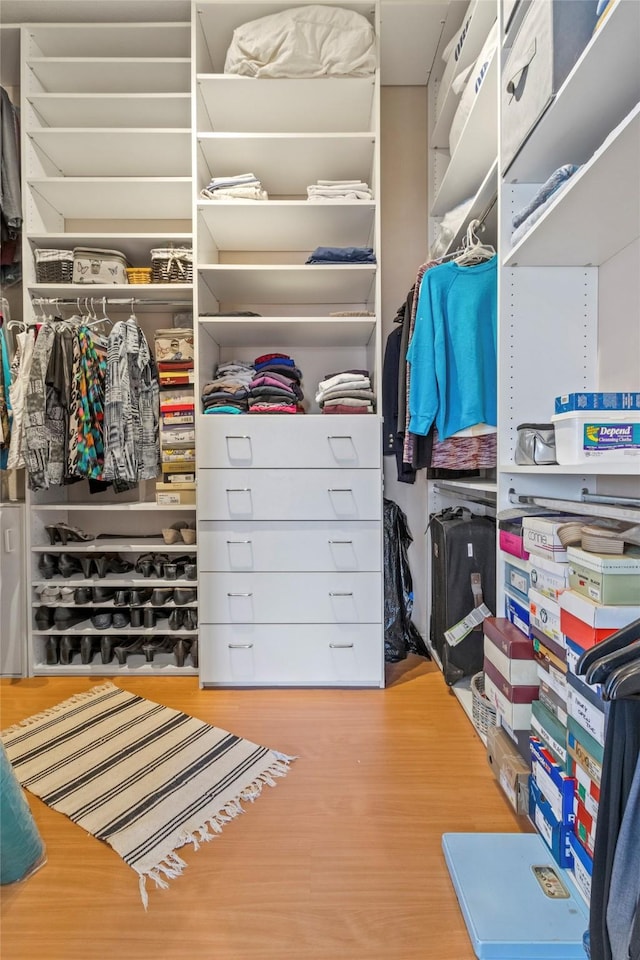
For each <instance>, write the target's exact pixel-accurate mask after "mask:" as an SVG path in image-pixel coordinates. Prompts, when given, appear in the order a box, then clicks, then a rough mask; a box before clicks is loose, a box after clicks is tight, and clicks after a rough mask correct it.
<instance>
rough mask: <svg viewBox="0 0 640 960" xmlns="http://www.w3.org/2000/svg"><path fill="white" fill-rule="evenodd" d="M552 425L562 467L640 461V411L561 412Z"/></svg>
mask: <svg viewBox="0 0 640 960" xmlns="http://www.w3.org/2000/svg"><path fill="white" fill-rule="evenodd" d="M551 422H552V423H553V427H554V433H555V439H556V458H557V460H558V463H559V464H561V465H562V466H573V465H579V464H582V463H594V462H603V463H621V462H622V463H624V462H625V461H628V460H629V459H630V458H631V459H633V460H638V461H639V462H640V410H635V411H631V410H630V411H624V410H617V411H608V412H604V411H597V410H596V411H592V412H586V413H577V412H572V413H558V414H556V415H555V416H553V417H551Z"/></svg>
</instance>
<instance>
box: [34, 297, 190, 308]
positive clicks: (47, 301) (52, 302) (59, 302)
mask: <svg viewBox="0 0 640 960" xmlns="http://www.w3.org/2000/svg"><path fill="white" fill-rule="evenodd" d="M31 302H32V303H34V304H36V305H37V306H45V305H46V306H62V307H64V306H82V305H83V304H85V303H87V302H89V303H90V304H91V305H92V306H94V305H97V306H100V305H102V304H105V306H113V305H119V306H124V307H126V306H127V305H131V306H133V305H134V304H140V305H146V306H159V307H166V306H175V307H184V306H191V305H192V301H191V300H154V299H153V298H151V297H65V298H59V297H33V299H32V301H31Z"/></svg>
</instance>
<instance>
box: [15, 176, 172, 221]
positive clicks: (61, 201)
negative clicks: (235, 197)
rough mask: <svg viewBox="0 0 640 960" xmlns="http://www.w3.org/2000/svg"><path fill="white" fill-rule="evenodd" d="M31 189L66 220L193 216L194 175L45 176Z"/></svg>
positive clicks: (35, 180) (34, 181)
mask: <svg viewBox="0 0 640 960" xmlns="http://www.w3.org/2000/svg"><path fill="white" fill-rule="evenodd" d="M29 188H30V190H31V192H32V193H33V194H37V195H38V196H39V197H42V199H43V200H45V201H46V202H47V203H48V204H50V205H51V206H52V207H53V208H54V209H55V210H56V211H57V212H58V213H59V214H61V215H62V216H63V217H65V218H66V219H78V220H153V219H157V218H158V216H159V215H161V216H162V219H163V220H168V219H172V220H189V219H190V218H191V178H190V177H43V178H36V179H32V180H30V181H29ZM27 229H28V224H27ZM29 232H30V231H29Z"/></svg>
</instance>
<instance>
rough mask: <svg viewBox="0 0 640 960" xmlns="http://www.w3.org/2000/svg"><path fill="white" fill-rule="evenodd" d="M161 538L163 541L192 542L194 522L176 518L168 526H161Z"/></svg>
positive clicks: (194, 534)
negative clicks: (175, 520) (174, 521)
mask: <svg viewBox="0 0 640 960" xmlns="http://www.w3.org/2000/svg"><path fill="white" fill-rule="evenodd" d="M162 539H163V540H164V542H165V543H179V542H180V540H182V541H183V543H188V544H194V543H195V542H196V527H195V523H188V522H187V521H186V520H178V521H177V522H176V523H172V524H171V526H170V527H163V528H162Z"/></svg>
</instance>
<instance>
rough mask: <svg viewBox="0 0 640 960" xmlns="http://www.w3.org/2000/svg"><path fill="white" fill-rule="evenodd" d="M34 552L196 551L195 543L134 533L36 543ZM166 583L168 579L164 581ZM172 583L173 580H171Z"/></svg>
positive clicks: (33, 548) (33, 547)
mask: <svg viewBox="0 0 640 960" xmlns="http://www.w3.org/2000/svg"><path fill="white" fill-rule="evenodd" d="M31 549H32V550H33V551H34V552H35V553H114V552H115V553H139V552H142V553H151V552H156V553H197V550H198V545H197V544H186V543H182V542H181V543H165V542H164V540H163V539H162V537H144V538H142V539H138V540H136V538H135V535H134V536H132V537H131V539H130V540H128V539H126V538H125V537H122V538H121V539H118V540H107V539H104V540H102V539H101V540H84V541H82V542H76V541H71V540H70V541H69V542H68V543H66V544H65V545H64V546H63V545H62V544H60V543H57V544H56V545H55V547H52V546H51V545H50V544H48V543H46V544H36V545H34V546H32V548H31ZM164 582H165V583H168V582H169V581H164ZM171 582H172V583H173V581H171Z"/></svg>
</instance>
